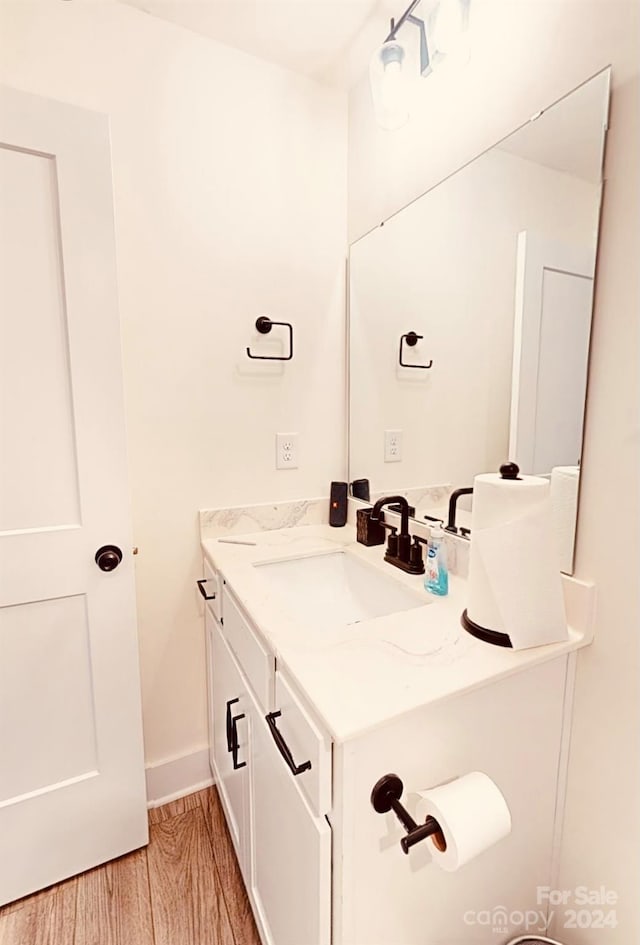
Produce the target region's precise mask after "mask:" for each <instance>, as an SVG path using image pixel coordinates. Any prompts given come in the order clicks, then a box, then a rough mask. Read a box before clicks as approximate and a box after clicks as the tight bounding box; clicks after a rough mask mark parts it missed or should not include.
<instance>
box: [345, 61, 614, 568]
mask: <svg viewBox="0 0 640 945" xmlns="http://www.w3.org/2000/svg"><path fill="white" fill-rule="evenodd" d="M609 78H610V74H609V70H605V71H604V72H602V73H599V74H598V75H597V76H595V77H594V78H592V79H590V80H589V81H588V82H585V83H584V84H583V85H582V86H580V87H579V88H578V89H576V90H575V91H573V92H572V93H571V94H569V95H567V96H566V97H565V98H563V99H561V100H560V101H559V102H557V103H556V104H555V105H553V106H551V107H550V108H548V109H545V110H544V111H543V112H541V113H540V114H539V115H537V116H535V117H534V118H533V119H531V121H529V122H527V124H526V125H524V126H523V127H521V128H520V129H518V130H517V131H516V132H514V134H512V135H510V136H509V137H507V138H505V139H504V140H502V141H501V142H500V143H499V144H497V145H496V146H495V147H493V148H491V149H490V150H488V151H486V152H484V153H483V154H481V155H480V156H479V157H478V158H476V160H474V161H472V162H471V163H470V164H467V165H466V166H465V167H463V168H462V169H461V170H459V171H457V172H456V173H454V174H452V175H451V176H450V177H448V178H447V179H446V180H444V181H443V182H442V183H440V184H439V185H438V186H436V187H434V188H432V189H431V190H430V191H428V192H427V193H425V194H423V195H422V196H421V197H419V198H418V199H416V200H415V201H413V202H412V203H411V204H409V205H408V206H406V207H404V208H403V209H402V210H400V211H398V212H397V213H395V214H394V215H393V216H392V217H390V218H389V219H388V220H386V221H385V222H384V224H383V225H381V226H379V227H377V228H376V229H374V230H372V231H371V232H370V233H368V234H366V235H365V236H363V237H362V238H361V239H359V240H357V241H356V242H355V243H354V244H352V246H351V248H350V262H349V271H350V294H349V387H350V403H349V431H350V433H349V479H350V480H353V479H359V478H363V477H366V478H368V479H369V480H370V483H371V493H372V500H373V499H374V498H375V497H377V496H379V495H385V494H388V493H394V494H396V493H398V492H402V493H404V494H408V495H409V500H410V502H411V504H412V505H416V506H417V511H416V517H418V518H420V519H422V518H423V517H424V515H425V514H431V515H433V514H434V513H435V514H438V515H439V516H440V517H443V518H444V517H445V516H446V507H447V498H448V493H450V492H451V490H453V489H457V488H459V487H462V486H470V485H472V483H473V478H474V476H476V475H477V474H479V473H483V472H495V471H497V469H498V468H499V466H500V464H501V463H503V462H504V461H505V460H506V459H507V458H509V459H510V460H513V461H515V462H517V463H518V464H519V466H520V468H521V470H522V471H523V472H524V473H530V474H536V475H542V476H547V477H549V478H550V479H551V483H552V488H551V492H552V503H553V504H554V508H555V514H556V519H557V530H558V537H559V542H560V546H561V555H562V559H561V568H562V570H563V571H566V572H568V573H571V571H572V565H573V544H574V532H575V520H576V512H577V499H578V487H579V464H580V457H581V452H582V429H583V417H584V406H585V395H586V384H587V367H588V352H589V338H590V331H591V311H592V300H593V281H594V271H595V258H596V247H597V236H598V223H599V214H600V201H601V189H602V163H603V153H604V141H605V132H606V126H607V115H608V102H609ZM408 338H410V339H411V342H412V343H411V344H407V343H406V339H408ZM414 338H416V339H417V340H416V341H415V342H414V340H413V339H414ZM403 339H405V343H404V344H402V340H403ZM419 368H421V369H419ZM388 430H402V431H403V434H402V456H401V459H400V460H398V461H396V462H394V463H393V464H390V463H389V459H388V457H387V450H386V446H385V448H383V445H384V444H385V443H386V441H385V436H386V434H385V432H384V431H388ZM416 491H422V492H424V493H427V494H428V495H427V499H426V501H424V502H418V503H416V501H415V500H412V493H413V494H414V495H415V493H416ZM434 494H437V496H438V499H437V501H434V499H433V496H434ZM466 523H467V522H465V524H466Z"/></svg>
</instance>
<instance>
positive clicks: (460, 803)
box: [417, 771, 511, 873]
mask: <svg viewBox="0 0 640 945" xmlns="http://www.w3.org/2000/svg"><path fill="white" fill-rule="evenodd" d="M418 794H419V798H420V799H419V801H418V808H417V814H418V816H417V820H418V823H422V822H423V821H424V820H426V818H427V817H435V819H436V820H437V821H438V823H439V824H440V829H441V837H444V842H445V844H446V846H445V848H444V849H442V846H443V844H442V841H441V837H439V836H438V834H436V835H435V836H433V837H429V839H428V840H427V841H426V842H427V843H429V844H430V850H431V855H432V859H433V862H434V863H435V864H437V865H438V866H439V867H440V868H441V869H443V870H445V871H446V872H448V873H453V872H455V871H456V870H458V869H460V867H461V866H464V865H465V863H468V862H469V861H470V860H472V859H474V857H476V856H478V855H479V854H480V853H483V852H484V850H487V849H489V847H491V846H493V844H494V843H497V842H498V840H502V839H503V838H504V837H506V836H507V835H508V834H509V833H510V831H511V814H510V812H509V807H508V805H507V802H506V801H505V799H504V797H503V796H502V793H501V791H500V789H499V787H498V786H497V785H496V784H495V783H494V782H493V781H492V780H491V778H490V777H489V776H488V775H486V774H484V773H483V772H482V771H472V772H470V773H469V774H465V775H463V776H462V777H460V778H456V780H455V781H449V783H448V784H442V785H440V786H439V787H435V788H431V789H430V790H428V791H419V792H418Z"/></svg>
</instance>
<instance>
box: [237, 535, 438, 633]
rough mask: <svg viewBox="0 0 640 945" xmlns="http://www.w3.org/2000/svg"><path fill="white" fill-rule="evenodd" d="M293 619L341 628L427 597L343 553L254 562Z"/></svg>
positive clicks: (418, 603)
mask: <svg viewBox="0 0 640 945" xmlns="http://www.w3.org/2000/svg"><path fill="white" fill-rule="evenodd" d="M255 567H256V568H258V569H259V570H260V572H261V574H262V576H263V577H264V578H265V580H266V581H268V583H269V586H270V588H271V589H273V590H275V591H277V593H278V595H279V596H280V597H281V598H282V603H283V606H285V607H286V609H287V610H288V611H289V613H290V614H291V616H292V617H294V618H295V619H296V620H300V621H304V622H305V623H307V624H308V623H314V624H317V623H322V624H324V625H331V626H345V625H347V624H353V623H358V622H359V621H361V620H371V619H372V618H373V617H385V616H387V615H388V614H395V613H400V612H401V611H403V610H411V609H412V608H414V607H423V606H424V605H425V604H428V603H429V599H428V596H427V594H426V593H425V594H424V595H423V594H421V593H420V591H419V590H416V591H413V590H412V589H411V588H407V587H404V586H403V585H402V584H400V583H399V582H398V581H396V580H394V578H393V577H391V576H389V577H388V576H387V575H386V574H383V573H382V572H381V571H380V570H379V569H378V568H376V567H373V566H372V565H369V564H367V563H366V562H364V561H361V560H360V559H359V558H356V557H355V556H354V555H352V554H349V553H348V552H344V551H337V552H331V553H330V554H320V555H312V556H309V557H307V558H292V559H289V560H288V561H273V562H268V563H266V564H256V565H255Z"/></svg>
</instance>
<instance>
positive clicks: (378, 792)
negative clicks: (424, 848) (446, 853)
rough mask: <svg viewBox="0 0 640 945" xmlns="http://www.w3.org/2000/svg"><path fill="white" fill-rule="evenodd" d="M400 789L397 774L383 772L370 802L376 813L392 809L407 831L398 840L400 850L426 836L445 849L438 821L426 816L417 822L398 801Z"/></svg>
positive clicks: (406, 848)
mask: <svg viewBox="0 0 640 945" xmlns="http://www.w3.org/2000/svg"><path fill="white" fill-rule="evenodd" d="M402 789H403V784H402V781H401V780H400V778H399V777H398V775H397V774H384V775H383V776H382V777H381V778H380V780H379V781H377V782H376V784H375V785H374V787H373V791H372V792H371V804H372V806H373V809H374V810H375V811H376V813H378V814H386V813H387V811H390V810H392V811H393V812H394V814H395V815H396V817H397V818H398V820H399V821H400V823H401V824H402V826H403V827H404V829H405V830H406V831H407V836H406V837H403V838H402V840H401V841H400V846H401V847H402V852H403V853H408V852H409V850H410V849H411V847H412V846H414V844H416V843H420V841H421V840H425V839H426V838H427V837H433V842H434V843H435V845H436V846H437V847H438V849H439V850H446V848H447V844H446V841H445V839H444V836H443V833H442V830H441V828H440V824H439V823H438V821H437V820H436V819H435V817H427V819H426V820H425V822H424V823H423V824H417V823H416V822H415V820H414V819H413V817H412V816H411V814H410V813H409V811H408V810H406V809H405V808H404V807H403V806H402V804H401V803H400V798H401V797H402Z"/></svg>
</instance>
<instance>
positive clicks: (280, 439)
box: [276, 433, 298, 469]
mask: <svg viewBox="0 0 640 945" xmlns="http://www.w3.org/2000/svg"><path fill="white" fill-rule="evenodd" d="M297 468H298V434H297V433H276V469H297Z"/></svg>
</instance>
